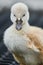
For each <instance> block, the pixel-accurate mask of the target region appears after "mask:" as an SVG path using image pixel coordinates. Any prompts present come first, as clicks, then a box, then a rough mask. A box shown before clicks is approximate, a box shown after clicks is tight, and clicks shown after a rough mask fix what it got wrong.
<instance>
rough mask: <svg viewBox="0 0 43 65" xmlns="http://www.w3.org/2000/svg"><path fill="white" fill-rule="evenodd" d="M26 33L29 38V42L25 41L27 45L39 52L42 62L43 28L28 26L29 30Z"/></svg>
mask: <svg viewBox="0 0 43 65" xmlns="http://www.w3.org/2000/svg"><path fill="white" fill-rule="evenodd" d="M26 35H27V37H28V38H29V39H30V44H29V43H27V47H28V48H31V49H33V50H34V51H36V52H39V53H40V58H41V59H42V62H43V29H41V28H37V27H30V31H29V33H28V34H26Z"/></svg>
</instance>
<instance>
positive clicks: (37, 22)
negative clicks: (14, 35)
mask: <svg viewBox="0 0 43 65" xmlns="http://www.w3.org/2000/svg"><path fill="white" fill-rule="evenodd" d="M17 2H23V3H25V4H26V5H27V6H28V9H29V13H30V18H29V21H28V22H29V23H30V25H33V26H38V27H41V28H43V0H0V65H19V64H18V63H17V62H16V61H15V60H14V59H13V56H12V54H11V53H10V52H9V51H8V49H7V48H6V46H5V45H4V42H3V34H4V31H5V30H6V29H7V28H8V27H9V26H10V25H12V22H11V20H10V9H11V6H12V5H13V4H15V3H17Z"/></svg>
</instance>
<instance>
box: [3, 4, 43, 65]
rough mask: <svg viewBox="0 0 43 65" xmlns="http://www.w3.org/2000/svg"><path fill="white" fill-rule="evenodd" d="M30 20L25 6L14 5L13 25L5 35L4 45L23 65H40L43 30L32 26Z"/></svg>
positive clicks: (42, 49) (42, 54) (42, 53)
mask: <svg viewBox="0 0 43 65" xmlns="http://www.w3.org/2000/svg"><path fill="white" fill-rule="evenodd" d="M28 19H29V12H28V8H27V6H26V5H25V4H23V3H17V4H15V5H13V6H12V8H11V20H12V22H13V24H12V25H11V26H10V27H9V28H8V29H7V30H6V31H5V33H4V43H5V45H6V46H7V48H8V49H9V51H10V52H12V54H13V56H14V58H15V60H16V61H17V62H18V63H20V64H21V65H39V64H40V63H43V30H42V29H41V28H38V27H33V26H30V25H29V24H28ZM40 49H41V50H40Z"/></svg>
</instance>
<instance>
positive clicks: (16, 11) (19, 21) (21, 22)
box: [11, 3, 29, 31]
mask: <svg viewBox="0 0 43 65" xmlns="http://www.w3.org/2000/svg"><path fill="white" fill-rule="evenodd" d="M28 20H29V11H28V7H27V6H26V5H25V4H24V3H16V4H14V5H13V6H12V8H11V21H12V22H13V24H14V26H15V28H16V30H18V31H20V30H21V29H22V28H23V27H24V26H26V24H27V23H28Z"/></svg>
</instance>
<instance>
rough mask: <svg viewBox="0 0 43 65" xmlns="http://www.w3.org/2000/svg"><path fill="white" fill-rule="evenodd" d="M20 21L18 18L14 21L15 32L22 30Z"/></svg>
mask: <svg viewBox="0 0 43 65" xmlns="http://www.w3.org/2000/svg"><path fill="white" fill-rule="evenodd" d="M22 22H23V21H22V19H20V18H18V19H17V20H16V30H18V31H20V30H21V29H22Z"/></svg>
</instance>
